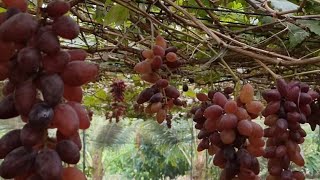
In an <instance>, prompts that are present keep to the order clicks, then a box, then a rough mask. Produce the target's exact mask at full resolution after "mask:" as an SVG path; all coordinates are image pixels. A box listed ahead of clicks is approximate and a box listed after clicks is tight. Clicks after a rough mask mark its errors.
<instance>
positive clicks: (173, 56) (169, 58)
mask: <svg viewBox="0 0 320 180" xmlns="http://www.w3.org/2000/svg"><path fill="white" fill-rule="evenodd" d="M177 58H178V57H177V55H176V53H173V52H169V53H168V54H166V60H167V61H169V62H175V61H177Z"/></svg>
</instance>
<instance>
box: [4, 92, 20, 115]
mask: <svg viewBox="0 0 320 180" xmlns="http://www.w3.org/2000/svg"><path fill="white" fill-rule="evenodd" d="M18 115H19V113H18V112H17V109H16V107H15V103H14V96H13V94H9V95H7V96H5V97H4V98H3V99H2V100H1V101H0V119H10V118H13V117H17V116H18Z"/></svg>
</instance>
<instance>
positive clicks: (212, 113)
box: [203, 105, 223, 120]
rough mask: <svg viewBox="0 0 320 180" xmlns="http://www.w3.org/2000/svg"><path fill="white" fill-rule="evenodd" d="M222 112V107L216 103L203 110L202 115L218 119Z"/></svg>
mask: <svg viewBox="0 0 320 180" xmlns="http://www.w3.org/2000/svg"><path fill="white" fill-rule="evenodd" d="M222 113H223V109H222V108H221V107H220V106H218V105H211V106H209V107H208V108H206V110H205V111H204V112H203V115H204V117H206V118H208V119H212V120H216V119H218V118H219V117H220V116H221V115H222Z"/></svg>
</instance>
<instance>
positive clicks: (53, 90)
mask: <svg viewBox="0 0 320 180" xmlns="http://www.w3.org/2000/svg"><path fill="white" fill-rule="evenodd" d="M39 89H40V90H41V92H42V95H43V98H44V100H45V101H46V103H48V104H49V105H51V106H55V105H57V104H58V103H59V102H60V101H61V99H62V96H63V89H64V83H63V81H62V79H61V78H60V76H59V75H57V74H50V75H42V76H41V77H40V78H39Z"/></svg>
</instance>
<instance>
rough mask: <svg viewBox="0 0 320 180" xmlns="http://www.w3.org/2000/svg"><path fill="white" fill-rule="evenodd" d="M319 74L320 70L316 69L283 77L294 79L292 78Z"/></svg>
mask: <svg viewBox="0 0 320 180" xmlns="http://www.w3.org/2000/svg"><path fill="white" fill-rule="evenodd" d="M319 72H320V69H317V70H312V71H305V72H300V73H294V74H289V75H285V76H283V77H284V78H288V77H294V76H300V75H306V74H314V73H319Z"/></svg>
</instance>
